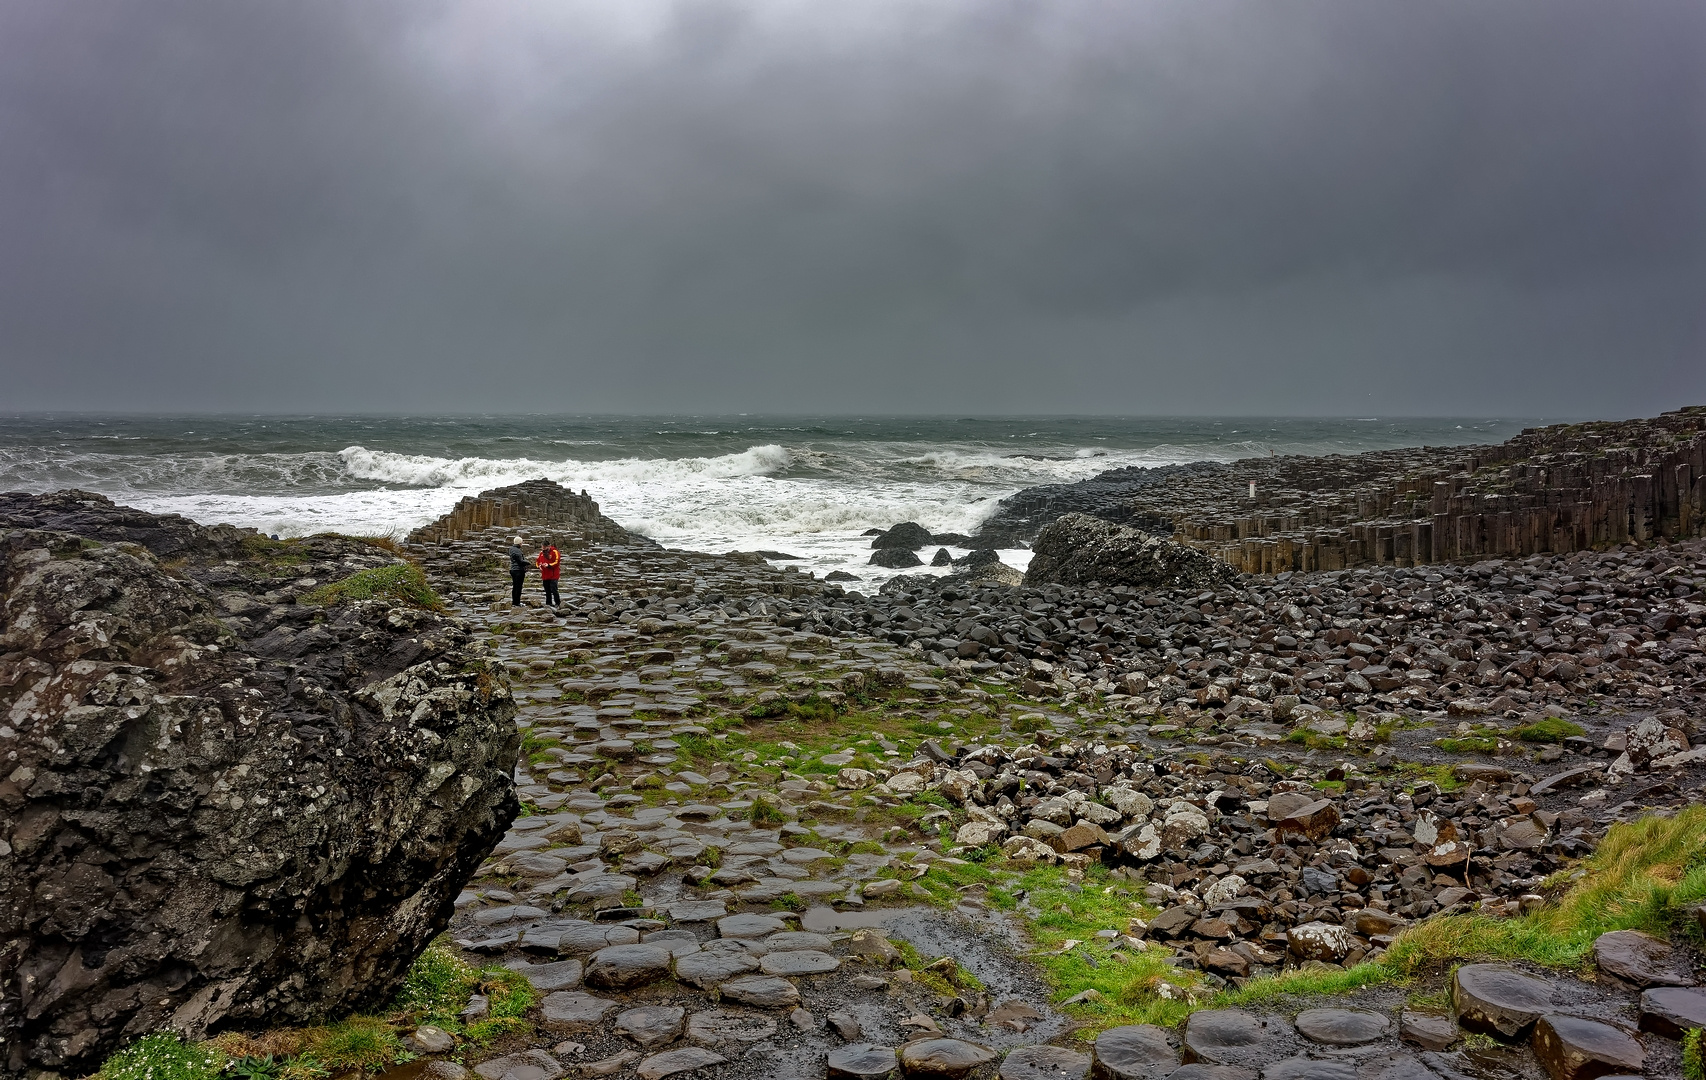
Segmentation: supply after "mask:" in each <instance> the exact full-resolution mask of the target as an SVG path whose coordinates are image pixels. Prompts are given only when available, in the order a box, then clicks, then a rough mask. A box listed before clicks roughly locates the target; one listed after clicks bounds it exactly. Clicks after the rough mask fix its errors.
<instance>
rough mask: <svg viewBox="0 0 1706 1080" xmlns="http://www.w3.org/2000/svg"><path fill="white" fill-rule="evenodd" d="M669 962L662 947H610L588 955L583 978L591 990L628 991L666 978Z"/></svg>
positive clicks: (666, 952)
mask: <svg viewBox="0 0 1706 1080" xmlns="http://www.w3.org/2000/svg"><path fill="white" fill-rule="evenodd" d="M669 960H670V957H669V950H668V949H666V948H664V947H663V946H662V945H612V946H611V947H610V948H608V949H600V950H598V951H597V952H595V953H593V954H592V959H591V960H589V961H587V965H586V975H585V976H584V979H585V981H586V984H587V985H588V986H590V987H592V988H593V989H594V990H632V989H633V988H634V987H636V986H644V985H646V984H647V983H649V982H656V981H657V980H659V979H662V978H665V977H667V976H668V975H669Z"/></svg>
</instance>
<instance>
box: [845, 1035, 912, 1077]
mask: <svg viewBox="0 0 1706 1080" xmlns="http://www.w3.org/2000/svg"><path fill="white" fill-rule="evenodd" d="M827 1064H828V1066H829V1080H887V1078H888V1077H891V1076H893V1075H894V1074H895V1070H896V1069H897V1068H899V1067H900V1059H899V1058H898V1057H896V1056H895V1052H894V1047H892V1046H874V1045H872V1044H871V1043H865V1042H856V1043H848V1044H847V1045H846V1046H838V1047H836V1048H835V1049H834V1050H831V1051H830V1052H829V1060H828V1062H827Z"/></svg>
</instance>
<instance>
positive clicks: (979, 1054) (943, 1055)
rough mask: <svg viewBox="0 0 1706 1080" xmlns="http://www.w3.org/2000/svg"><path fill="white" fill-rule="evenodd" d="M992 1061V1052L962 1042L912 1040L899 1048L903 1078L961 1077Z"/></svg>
mask: <svg viewBox="0 0 1706 1080" xmlns="http://www.w3.org/2000/svg"><path fill="white" fill-rule="evenodd" d="M994 1060H995V1051H993V1050H991V1049H989V1048H988V1047H987V1046H979V1045H977V1044H976V1043H969V1042H966V1041H965V1040H963V1039H914V1040H913V1041H912V1042H909V1043H907V1044H906V1045H905V1046H902V1047H901V1048H900V1069H901V1072H902V1073H904V1074H905V1075H907V1076H965V1075H966V1074H968V1073H970V1072H972V1071H974V1070H976V1069H980V1068H982V1067H983V1066H985V1065H988V1064H989V1063H990V1062H992V1061H994Z"/></svg>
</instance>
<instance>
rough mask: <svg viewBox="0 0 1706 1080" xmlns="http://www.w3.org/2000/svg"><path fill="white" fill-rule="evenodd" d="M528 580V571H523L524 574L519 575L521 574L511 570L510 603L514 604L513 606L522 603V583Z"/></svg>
mask: <svg viewBox="0 0 1706 1080" xmlns="http://www.w3.org/2000/svg"><path fill="white" fill-rule="evenodd" d="M526 580H527V573H526V571H523V572H522V573H519V574H518V573H516V572H515V571H514V570H511V571H510V572H509V602H510V603H512V604H519V603H521V583H522V582H523V581H526Z"/></svg>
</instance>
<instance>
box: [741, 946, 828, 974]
mask: <svg viewBox="0 0 1706 1080" xmlns="http://www.w3.org/2000/svg"><path fill="white" fill-rule="evenodd" d="M840 966H841V961H840V960H839V959H837V958H835V957H833V956H831V955H829V954H828V953H825V952H818V951H816V950H815V949H794V950H788V951H786V952H778V953H766V954H765V955H764V956H763V957H762V958H761V959H760V960H759V961H758V969H759V970H760V971H762V972H764V974H766V975H823V974H826V973H828V972H831V971H834V970H836V969H837V968H839V967H840Z"/></svg>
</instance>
